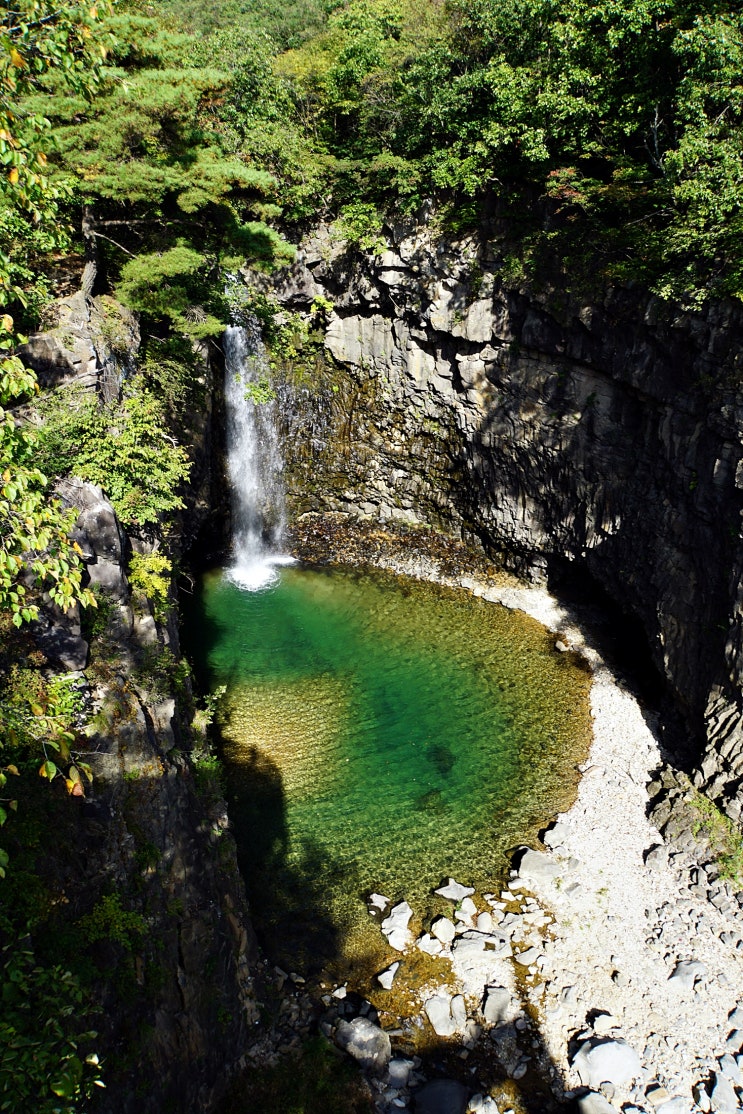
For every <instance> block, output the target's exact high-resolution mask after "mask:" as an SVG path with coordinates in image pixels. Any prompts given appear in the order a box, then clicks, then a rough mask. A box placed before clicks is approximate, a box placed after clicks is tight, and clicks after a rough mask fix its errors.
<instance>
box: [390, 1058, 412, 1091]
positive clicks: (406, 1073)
mask: <svg viewBox="0 0 743 1114" xmlns="http://www.w3.org/2000/svg"><path fill="white" fill-rule="evenodd" d="M412 1070H413V1061H412V1060H403V1059H402V1058H401V1057H396V1058H395V1059H394V1060H390V1064H389V1067H388V1069H387V1081H388V1083H389V1085H390V1087H395V1088H396V1089H397V1090H398V1091H400V1090H402V1089H403V1087H407V1085H408V1082H409V1081H410V1073H411V1071H412Z"/></svg>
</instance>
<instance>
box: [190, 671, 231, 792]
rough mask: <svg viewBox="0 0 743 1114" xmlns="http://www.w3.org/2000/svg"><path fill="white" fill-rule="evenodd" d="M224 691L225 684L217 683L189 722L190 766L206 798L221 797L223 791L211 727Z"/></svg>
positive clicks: (220, 765) (219, 764) (219, 763)
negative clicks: (191, 741)
mask: <svg viewBox="0 0 743 1114" xmlns="http://www.w3.org/2000/svg"><path fill="white" fill-rule="evenodd" d="M226 692H227V688H226V686H225V685H219V686H218V687H217V688H215V689H214V691H213V692H211V693H209V694H208V695H207V697H206V699H205V701H204V707H203V708H197V709H196V711H195V713H194V717H193V720H192V722H191V731H192V733H193V746H192V747H191V767H192V769H193V772H194V778H195V780H196V785H197V787H198V789H199V790H200V792H201V793H203V794H204V796H205V797H206V798H207V799H209V798H211V797H221V796H222V793H223V783H222V763H221V762H220V760H219V758H218V757H217V755H216V753H215V751H214V747H213V744H212V740H211V727H212V724H213V723H214V720H215V718H216V716H217V714H218V711H219V705H220V703H221V701H222V699H223V698H224V694H225V693H226Z"/></svg>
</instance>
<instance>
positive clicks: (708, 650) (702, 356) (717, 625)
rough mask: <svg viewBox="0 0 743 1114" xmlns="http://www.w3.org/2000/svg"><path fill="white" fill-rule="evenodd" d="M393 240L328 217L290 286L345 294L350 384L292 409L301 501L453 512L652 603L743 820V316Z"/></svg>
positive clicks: (685, 698)
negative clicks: (352, 235) (548, 279)
mask: <svg viewBox="0 0 743 1114" xmlns="http://www.w3.org/2000/svg"><path fill="white" fill-rule="evenodd" d="M389 243H390V250H388V251H387V252H385V253H383V254H381V255H377V256H373V257H372V256H368V255H367V256H360V255H357V256H354V255H353V254H352V253H350V252H349V251H348V250H345V249H344V248H343V246H342V245H334V244H333V242H332V240H331V239H330V238H329V237H328V235H327V232H324V231H322V230H321V231H320V232H318V233H317V234H315V235H314V237H312V238H310V239H309V240H308V241H307V242H306V243H305V245H304V248H303V252H302V253H300V256H299V258H298V261H297V263H296V264H295V265H294V268H293V271H292V272H288V273H285V274H284V275H282V277H281V280H280V285H279V286H278V288H277V289H278V292H279V296H280V297H284V298H286V299H287V302H288V303H289V304H292V305H294V306H295V307H296V306H298V305H301V304H302V299H303V297H304V296H305V295H303V291H304V292H306V291H308V290H311V291H313V292H315V293H317V292H318V291H319V292H321V293H322V294H323V295H324V296H325V297H327V298H329V299H331V300H332V301H333V303H334V306H335V313H334V314H333V315H332V317H331V319H330V321H329V324H328V326H327V332H326V337H325V344H326V348H327V352H328V354H329V356H330V357H332V361H333V362H334V363H335V365H336V369H335V372H333V374H332V386H331V385H330V384H326V386H325V388H321V389H318V390H317V391H315V393H314V394H312V393H311V392H309V391H308V390H307V389H306V388H303V389H302V391H301V392H300V396H301V397H296V396H295V398H294V414H293V415H291V414H290V413H289V411H290V410H291V407H287V408H286V409H287V418H286V423H287V429H286V435H287V437H288V438H289V439H290V440H291V450H290V452H288V453H287V458H288V459H290V460H291V461H292V462H293V463H292V465H291V469H290V471H291V473H292V474H291V475H290V481H293V492H294V496H293V500H294V511H295V513H301V512H302V511H304V510H319V511H328V510H330V511H342V512H349V513H352V514H355V515H359V516H367V517H370V518H377V519H380V520H382V521H385V520H395V521H399V522H403V523H411V524H416V523H420V524H428V525H434V526H437V527H440V528H443V529H444V530H445V531H449V532H456V533H463V534H464V535H465V536H468V537H474V538H477V539H480V540H481V541H482V543H483V544H484V545H485V547H486V548H487V549H488V550H489V551H490V552H492V553H495V554H501V555H502V556H503V558H504V560H505V561H506V563H507V564H508V565H510V566H511V567H512V568H514V569H515V570H516V571H518V572H520V573H522V574H527V575H530V576H532V577H534V578H537V579H543V578H546V577H548V576H549V577H551V576H552V575H553V574H555V573H558V572H562V571H564V570H565V568H566V566H567V565H572V567H573V568H574V569H576V570H577V571H578V572H579V573H580V575H581V576H582V577H583V578H585V579H586V580H591V581H593V583H594V584H596V585H598V586H599V587H600V589H602V590H603V591H604V592H606V593H608V595H609V596H610V597H611V599H613V600H614V601H615V602H616V603H617V604H618V605H619V606H620V607H621V608H622V609H623V610H624V611H625V613H626V614H627V615H628V616H630V617H631V618H632V619H633V620H634V621H635V622H637V621H639V624H640V625H641V628H642V630H643V631H644V638H645V640H646V643H647V646H648V647H649V649H650V653H651V655H652V659H653V661H654V663H655V666H656V667H657V669H658V671H659V673H660V674H661V675H662V676H663V677H664V678H665V681H666V683H667V688H668V692H669V694H670V696H671V699H672V701H673V703H674V704H675V707H676V709H677V710H678V711H679V712H680V714H681V720H682V722H683V724H684V729H685V734H686V736H687V740H691V741H692V743H693V746H694V748H695V752H696V761H697V775H696V776H697V781H698V783H699V784H700V785H701V786H703V787H705V788H706V789H707V790H708V791H709V792H711V793H712V795H713V796H716V797H719V798H722V799H723V800H724V802H725V804H726V807H727V809H728V811H729V813H730V815H731V816H733V817H734V818H736V819H737V818H739V817H740V812H741V802H740V801H738V800H737V799H736V797H737V790H738V787H739V785H740V784H741V781H743V698H742V697H741V672H742V670H743V604H742V603H741V601H742V600H743V591H741V588H742V587H743V543H742V542H741V537H740V513H741V486H742V485H743V468H742V467H741V464H742V459H743V448H742V445H741V428H742V426H743V391H741V388H740V378H741V376H740V371H741V366H743V346H742V345H741V341H742V340H743V316H742V315H741V313H740V312H739V311H737V310H735V309H734V308H733V307H731V306H728V305H716V306H712V307H710V308H709V309H707V310H706V311H705V312H704V313H697V314H693V313H682V312H681V311H679V310H678V309H677V308H674V307H673V306H671V305H668V304H666V303H663V302H661V301H659V300H658V299H656V298H652V297H650V296H647V295H644V294H642V293H640V292H638V291H635V290H627V289H622V288H612V289H604V290H597V291H596V296H595V299H594V300H593V301H592V302H591V304H588V303H586V304H582V303H580V302H578V301H570V300H569V299H568V298H567V297H566V296H564V295H563V294H561V293H560V291H559V290H558V289H554V288H552V289H542V290H540V291H534V290H526V289H522V288H519V287H516V286H514V285H509V284H507V283H506V282H505V280H504V278H503V270H502V259H501V258H500V256H499V254H498V246H497V241H495V240H492V239H490V240H489V239H488V238H487V236H486V235H483V237H482V238H481V239H476V238H474V237H473V238H472V239H469V240H460V241H458V242H453V241H451V242H445V241H442V240H441V238H440V237H439V238H437V237H436V236H434V235H433V234H432V233H431V232H429V230H428V229H427V228H426V227H422V226H414V225H413V224H412V223H411V224H410V225H407V226H404V225H401V226H400V227H397V228H393V229H391V230H390V235H389ZM306 297H307V298H308V297H309V295H308V294H306ZM308 431H309V432H308Z"/></svg>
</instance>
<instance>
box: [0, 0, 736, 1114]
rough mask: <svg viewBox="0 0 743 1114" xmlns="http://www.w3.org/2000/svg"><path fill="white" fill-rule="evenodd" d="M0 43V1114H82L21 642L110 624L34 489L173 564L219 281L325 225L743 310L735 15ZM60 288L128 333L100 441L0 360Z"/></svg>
mask: <svg viewBox="0 0 743 1114" xmlns="http://www.w3.org/2000/svg"><path fill="white" fill-rule="evenodd" d="M2 17H3V25H2V27H1V28H0V67H1V72H0V116H1V117H2V118H1V119H0V162H2V174H1V175H0V210H1V212H0V315H1V316H0V335H1V336H2V340H1V341H0V348H1V349H2V351H1V352H0V457H1V458H2V460H1V465H0V473H2V486H0V633H1V635H2V648H1V649H0V733H1V739H0V797H1V798H2V799H1V800H0V825H2V831H0V845H1V846H2V848H3V849H1V850H0V875H2V876H3V877H2V880H0V886H1V887H4V888H5V892H4V894H3V895H2V898H1V900H0V906H1V907H2V912H0V937H1V938H2V940H3V942H4V943H3V946H4V951H3V976H2V1000H3V1006H2V1011H0V1046H2V1047H4V1048H5V1051H4V1052H3V1054H2V1055H0V1110H5V1109H13V1110H16V1111H21V1110H22V1111H26V1110H28V1111H32V1110H33V1111H34V1112H37V1114H43V1112H46V1111H49V1112H51V1111H73V1110H78V1109H83V1108H86V1107H85V1103H86V1101H87V1097H89V1096H90V1094H91V1093H92V1091H93V1090H94V1089H95V1086H96V1084H97V1083H99V1082H100V1080H98V1078H97V1076H98V1062H97V1055H96V1053H95V1041H94V1040H92V1039H91V1038H89V1037H86V1036H85V1034H84V1033H83V1031H82V1030H83V1028H84V1026H83V1025H82V1023H81V1022H80V1018H81V1017H83V1018H84V1017H85V1014H86V1009H87V1008H88V1007H89V1006H90V1000H89V996H90V994H91V993H92V991H91V986H92V985H94V982H91V980H90V979H89V978H88V976H87V975H86V960H85V944H84V942H83V943H82V944H81V943H79V942H76V943H75V944H74V945H72V944H71V943H70V940H69V939H68V938H67V937H65V935H64V933H60V934H59V937H58V938H55V939H54V940H50V933H52V932H56V928H55V926H56V925H57V920H56V919H55V918H57V916H58V911H57V910H56V909H55V903H54V901H53V898H52V896H50V894H49V893H47V892H45V891H44V890H43V886H42V883H41V882H39V881H38V880H35V881H31V879H33V877H34V873H33V857H34V855H35V854H36V853H37V852H38V848H39V846H41V845H42V843H43V839H44V830H43V829H44V823H45V822H44V821H43V819H41V820H40V819H39V817H40V816H42V815H43V809H44V807H45V806H44V804H43V795H42V790H43V791H44V792H46V793H47V794H49V793H51V792H52V790H53V788H54V787H55V786H56V787H58V788H61V787H64V789H66V791H67V792H68V793H69V794H71V795H75V796H79V795H81V794H84V793H85V787H86V784H87V778H88V771H87V770H86V766H85V762H84V760H83V759H81V757H80V755H81V752H82V751H83V750H84V747H83V745H82V741H81V736H80V709H79V706H78V703H77V702H76V699H77V698H76V694H75V691H74V690H73V688H72V687H71V686H70V684H69V683H68V682H67V681H66V679H65V676H64V675H62V674H60V675H59V676H55V674H54V672H53V671H51V670H49V669H46V670H45V671H43V672H40V671H39V669H38V660H37V659H38V651H37V650H35V648H34V645H33V642H32V640H31V639H30V638H29V635H28V627H29V624H30V623H31V622H32V621H33V620H34V619H35V618H36V617H37V616H38V614H39V608H40V607H41V606H42V605H43V601H44V599H46V602H47V604H48V603H49V602H50V601H51V603H53V604H55V605H57V606H58V607H60V608H62V609H65V608H68V607H69V606H70V605H72V604H76V603H77V604H80V605H82V607H83V608H84V612H85V614H86V615H87V616H88V618H87V620H86V621H87V622H88V624H89V629H91V630H92V629H93V628H94V627H95V623H96V618H95V609H96V608H97V607H98V605H99V604H100V603H101V601H100V600H99V599H97V598H96V596H95V594H94V593H93V592H91V590H90V589H89V588H88V587H86V586H85V580H84V569H83V564H82V560H81V558H82V554H81V552H80V550H79V547H77V546H75V545H73V544H71V543H70V542H69V540H68V535H69V531H70V528H71V525H72V523H73V522H74V519H75V514H74V511H69V510H65V509H64V508H63V506H62V505H61V504H60V503H59V501H58V500H57V499H56V498H55V496H54V494H53V489H54V483H55V481H56V479H57V478H59V477H60V476H65V475H72V474H74V475H76V476H79V477H81V478H82V479H84V480H90V481H91V482H93V483H96V484H99V485H100V486H102V487H103V489H104V490H105V491H106V492H107V494H108V495H109V497H110V498H111V500H112V502H113V505H114V507H115V509H116V511H117V513H118V515H119V518H120V520H121V522H122V523H123V525H124V527H125V528H126V529H127V530H129V531H133V532H137V531H140V532H141V531H146V532H149V534H150V535H151V536H156V537H158V538H160V539H163V538H164V539H167V535H168V532H169V530H170V529H171V525H172V522H173V516H174V515H175V514H177V512H178V511H179V510H180V509H181V508H182V506H183V491H184V485H185V484H186V482H187V480H188V476H189V471H190V467H191V462H190V459H189V453H188V448H187V446H188V428H189V424H188V423H189V414H190V413H191V412H192V411H193V409H194V407H198V399H199V391H200V390H201V389H202V386H201V384H200V380H199V376H200V371H199V367H200V363H199V360H200V356H199V353H202V354H203V350H204V346H208V345H209V344H211V343H212V341H213V340H214V339H215V338H217V337H218V336H219V334H220V333H221V332H222V330H223V328H224V326H225V323H226V322H228V321H229V320H230V319H231V317H232V316H233V315H234V314H235V313H236V312H239V309H240V306H239V305H236V304H235V299H236V298H237V297H238V296H237V295H236V294H235V292H234V291H235V287H234V286H231V285H230V282H229V278H230V276H231V275H234V274H235V273H236V272H237V271H238V270H239V269H240V268H241V267H243V266H244V265H245V264H246V263H248V264H249V265H250V266H251V267H253V268H256V269H258V270H261V269H264V270H271V269H273V268H276V267H278V266H281V265H283V264H285V263H287V262H288V261H290V260H291V258H292V254H293V249H292V247H291V245H292V244H293V243H296V242H298V240H299V239H300V237H301V234H302V232H303V231H305V230H306V229H307V228H309V227H310V226H311V225H312V224H313V222H317V221H320V220H322V221H326V222H335V225H336V227H337V229H338V232H339V235H340V236H342V237H343V238H344V239H345V240H347V241H348V242H349V243H350V244H351V245H355V246H358V247H359V248H361V249H364V250H368V251H374V250H376V249H377V248H378V247H379V246H380V245H381V244H383V242H384V226H385V220H386V219H388V218H390V219H391V218H392V216H393V215H394V214H399V213H404V214H411V215H414V214H415V213H416V212H418V211H419V210H420V208H421V206H422V205H424V203H428V202H433V204H434V206H435V210H436V213H437V220H438V221H439V222H440V225H441V228H442V230H445V231H449V232H451V233H454V234H456V233H458V232H464V231H468V230H471V229H476V228H478V227H479V226H480V224H481V222H482V221H483V219H484V217H485V215H489V216H490V217H491V218H492V217H493V216H494V215H496V216H497V217H498V218H499V221H500V222H501V227H502V228H505V229H507V233H505V234H504V236H503V240H502V243H501V244H500V248H501V254H502V269H503V274H504V276H505V277H507V278H508V279H509V280H511V281H513V282H516V283H523V284H529V283H531V282H538V281H539V275H540V269H541V268H543V267H544V266H545V265H546V264H547V263H548V262H549V265H550V266H551V267H552V268H554V267H555V266H558V267H559V268H560V269H561V270H562V272H563V274H564V276H565V283H566V285H570V284H573V285H574V286H575V287H576V288H580V289H585V287H586V284H587V283H589V282H593V283H597V282H601V283H636V284H641V285H642V286H644V287H645V288H648V289H650V290H651V291H653V292H654V293H655V294H657V295H658V296H659V297H661V298H664V299H669V300H674V301H676V302H678V303H680V304H681V305H683V306H684V307H687V308H691V309H694V308H699V307H700V306H702V305H703V304H704V303H705V302H707V301H709V300H710V299H717V300H719V299H724V298H732V299H740V298H743V251H742V250H741V247H742V245H743V13H741V10H740V6H739V5H738V4H734V3H732V2H731V0H296V2H295V3H284V4H276V3H275V2H273V0H158V2H157V3H147V2H146V0H118V2H115V3H113V4H109V3H107V2H106V0H99V2H98V3H93V2H92V0H84V2H81V0H4V2H3V3H2ZM81 288H82V289H83V290H84V291H85V292H86V293H88V294H96V295H112V296H113V297H114V298H116V299H117V300H118V301H119V302H121V303H122V304H123V305H125V306H127V307H129V308H130V309H131V310H133V311H135V312H136V313H137V314H138V315H139V319H140V322H141V331H142V348H141V352H140V360H139V364H138V369H137V371H136V373H134V374H132V375H131V377H130V378H129V379H128V380H127V382H126V384H125V386H124V393H123V397H122V399H121V401H120V402H119V403H117V404H116V408H115V420H114V413H113V410H112V407H111V405H110V404H106V403H104V402H100V401H98V400H95V399H92V398H91V397H82V396H80V397H73V398H72V401H70V399H67V400H66V401H65V402H64V404H61V403H60V402H59V401H58V400H57V399H55V398H54V397H53V396H51V395H50V396H48V397H45V396H44V395H43V394H40V393H39V392H38V386H37V383H36V380H35V377H34V375H33V373H32V372H31V371H30V370H29V369H28V368H27V367H26V366H25V365H24V363H23V360H22V359H21V358H20V356H19V354H18V353H19V351H20V350H21V349H22V345H23V343H24V340H25V337H26V336H27V335H28V334H29V333H30V332H33V331H35V330H36V329H37V328H39V325H40V323H43V322H44V321H45V314H46V313H47V312H48V307H49V305H50V304H51V302H52V301H53V300H54V299H55V298H57V297H59V296H61V295H65V294H69V293H70V292H72V291H74V290H76V289H81ZM114 339H115V338H114ZM29 415H31V416H32V418H33V420H31V421H29V420H28V418H29ZM169 572H170V564H169V558H168V557H167V545H165V546H164V548H163V549H162V550H161V551H160V554H159V556H158V555H157V554H155V555H154V557H150V558H149V561H148V560H147V559H144V558H142V559H140V560H139V564H138V565H137V563H136V562H135V564H134V566H133V567H132V569H131V570H130V575H131V578H132V580H133V583H135V584H136V583H137V582H139V583H140V586H141V587H142V588H143V589H144V590H147V591H148V592H149V593H150V595H153V594H154V595H155V596H157V593H158V592H160V594H161V595H162V596H163V598H164V593H163V588H162V584H163V579H162V578H163V577H164V576H167V575H168V574H169ZM138 577H139V581H138V580H137V578H138ZM158 578H159V579H158ZM99 610H100V609H99ZM90 616H94V617H93V618H90ZM39 774H40V775H41V777H40V778H39V777H38V775H39ZM48 783H52V785H49V784H48ZM40 802H41V803H40ZM134 916H135V915H134V914H129V913H127V912H126V911H124V910H122V909H121V908H118V909H116V908H113V907H109V908H108V911H107V912H106V910H103V912H101V910H100V909H98V912H97V913H96V912H95V911H94V912H93V913H90V914H88V915H87V918H88V919H87V920H85V919H84V918H83V919H81V920H79V921H78V922H76V924H77V930H78V936H81V937H85V934H86V933H87V940H88V942H90V941H95V940H96V939H97V937H96V933H97V932H101V931H103V930H104V927H105V926H106V925H107V926H108V927H107V929H106V930H107V931H109V932H115V931H121V932H122V933H123V932H124V930H125V929H126V930H127V931H133V932H137V931H139V925H138V922H136V921H135V920H131V921H130V922H127V921H126V918H127V917H134ZM96 917H98V920H96ZM106 917H107V918H108V920H106ZM91 918H92V919H91ZM102 926H103V927H102ZM117 926H118V928H117ZM68 936H69V933H68ZM73 957H74V958H73ZM31 1001H33V1002H34V1003H35V1006H34V1011H35V1012H33V1011H32V1012H29V1007H28V1003H29V1002H31ZM83 1003H85V1006H83ZM39 1004H40V1005H39ZM39 1010H41V1015H42V1016H43V1017H45V1018H47V1022H46V1024H45V1025H44V1026H41V1027H40V1026H39V1022H38V1018H39ZM42 1030H43V1033H42V1035H39V1034H40V1032H42ZM86 1057H87V1059H86ZM104 1075H105V1073H104Z"/></svg>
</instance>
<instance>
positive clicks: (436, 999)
mask: <svg viewBox="0 0 743 1114" xmlns="http://www.w3.org/2000/svg"><path fill="white" fill-rule="evenodd" d="M458 997H461V996H460V995H458ZM423 1009H424V1010H425V1011H426V1017H427V1018H428V1020H429V1021H430V1023H431V1028H432V1029H433V1031H434V1033H435V1034H436V1036H437V1037H453V1036H454V1034H455V1033H456V1031H457V1028H458V1026H457V1021H456V1020H455V1018H454V1017H453V1016H452V999H451V998H450V997H449V995H448V994H434V995H433V997H432V998H429V999H428V1000H427V1001H426V1002H424V1003H423ZM462 1023H464V1022H462Z"/></svg>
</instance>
